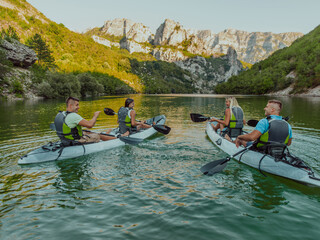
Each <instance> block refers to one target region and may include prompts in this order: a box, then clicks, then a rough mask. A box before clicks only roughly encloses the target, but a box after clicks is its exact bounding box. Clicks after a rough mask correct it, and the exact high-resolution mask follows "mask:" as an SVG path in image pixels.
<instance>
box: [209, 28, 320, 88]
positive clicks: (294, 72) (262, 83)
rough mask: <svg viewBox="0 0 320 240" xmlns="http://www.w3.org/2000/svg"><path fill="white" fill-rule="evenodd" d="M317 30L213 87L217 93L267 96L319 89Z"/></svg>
mask: <svg viewBox="0 0 320 240" xmlns="http://www.w3.org/2000/svg"><path fill="white" fill-rule="evenodd" d="M319 42H320V26H318V27H317V28H315V29H314V30H313V31H311V32H310V33H308V34H306V35H305V36H303V37H302V38H300V39H297V40H296V41H295V42H294V43H293V44H292V45H291V46H290V47H287V48H284V49H281V50H278V51H276V52H275V53H273V54H272V55H271V56H270V57H269V58H267V59H266V60H264V61H261V62H259V63H256V64H254V65H253V67H252V68H251V69H250V70H248V71H245V72H242V73H240V74H239V75H238V76H233V77H231V78H230V79H229V80H228V81H227V82H225V83H221V84H219V85H217V86H216V88H215V91H216V92H217V93H227V94H266V93H271V92H276V91H279V90H282V89H285V88H287V87H288V86H292V88H293V90H292V92H291V94H295V93H302V92H305V91H306V90H307V89H310V88H314V87H316V86H318V85H320V44H319Z"/></svg>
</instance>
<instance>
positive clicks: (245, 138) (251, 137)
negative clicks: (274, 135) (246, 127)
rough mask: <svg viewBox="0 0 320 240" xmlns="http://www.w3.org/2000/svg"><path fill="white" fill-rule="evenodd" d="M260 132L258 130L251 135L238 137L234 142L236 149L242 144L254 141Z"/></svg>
mask: <svg viewBox="0 0 320 240" xmlns="http://www.w3.org/2000/svg"><path fill="white" fill-rule="evenodd" d="M261 135H262V134H261V132H259V131H258V130H253V131H252V132H251V133H248V134H244V135H239V136H238V137H237V139H236V140H235V144H236V146H237V147H239V146H240V145H242V142H243V141H244V142H250V141H255V140H257V139H258V138H259V137H260V136H261Z"/></svg>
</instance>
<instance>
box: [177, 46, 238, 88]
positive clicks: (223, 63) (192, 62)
mask: <svg viewBox="0 0 320 240" xmlns="http://www.w3.org/2000/svg"><path fill="white" fill-rule="evenodd" d="M175 63H176V64H177V65H178V66H179V67H181V68H182V69H185V70H188V71H189V72H191V74H192V75H193V77H194V78H195V79H196V80H195V81H194V84H193V85H194V87H195V88H196V91H197V92H198V93H213V88H214V86H216V85H217V84H218V83H222V82H225V81H227V80H228V79H229V78H230V77H231V76H233V75H237V74H238V73H239V72H241V71H243V70H244V69H243V67H242V63H241V62H240V61H239V60H238V59H237V53H236V51H235V50H234V49H233V48H231V47H230V48H229V49H228V51H227V54H226V55H224V56H222V57H209V58H204V57H200V56H196V57H194V58H188V59H186V60H184V61H177V62H175Z"/></svg>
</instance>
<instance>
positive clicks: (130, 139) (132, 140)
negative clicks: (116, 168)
mask: <svg viewBox="0 0 320 240" xmlns="http://www.w3.org/2000/svg"><path fill="white" fill-rule="evenodd" d="M50 129H51V130H53V131H56V125H54V123H50ZM83 131H85V132H92V131H89V130H83ZM98 134H101V135H105V136H111V137H115V135H112V134H107V133H98ZM119 139H120V140H121V141H122V142H125V143H128V144H132V145H135V144H139V143H141V142H142V141H143V139H142V138H133V137H119Z"/></svg>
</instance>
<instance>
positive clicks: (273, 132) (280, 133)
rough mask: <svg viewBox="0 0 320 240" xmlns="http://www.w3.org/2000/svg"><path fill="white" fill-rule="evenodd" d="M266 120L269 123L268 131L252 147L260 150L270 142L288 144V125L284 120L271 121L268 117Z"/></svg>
mask: <svg viewBox="0 0 320 240" xmlns="http://www.w3.org/2000/svg"><path fill="white" fill-rule="evenodd" d="M266 119H267V120H268V122H269V129H268V131H267V132H265V133H264V134H262V135H261V136H260V138H259V139H258V140H257V141H256V142H255V143H254V145H255V146H256V147H257V148H262V147H264V146H266V145H267V144H268V143H270V142H276V143H284V144H287V143H288V142H289V123H288V122H287V121H285V120H284V119H281V120H278V119H273V118H271V117H270V116H268V117H267V118H266Z"/></svg>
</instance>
